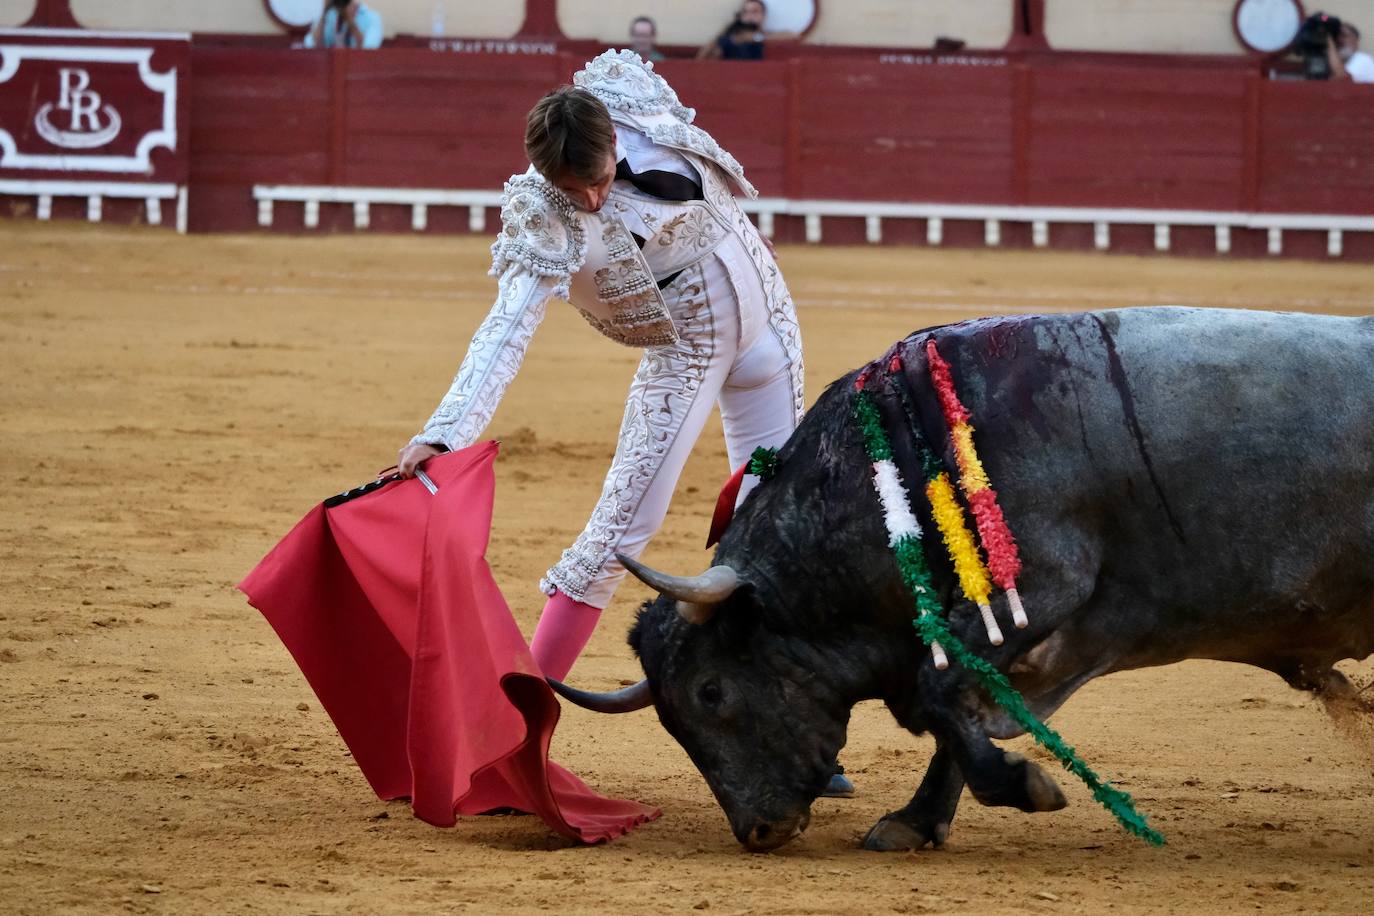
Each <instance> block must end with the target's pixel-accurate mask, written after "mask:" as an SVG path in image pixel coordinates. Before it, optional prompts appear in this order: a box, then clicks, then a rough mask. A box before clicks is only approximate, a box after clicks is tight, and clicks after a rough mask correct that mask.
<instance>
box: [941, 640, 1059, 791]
mask: <svg viewBox="0 0 1374 916" xmlns="http://www.w3.org/2000/svg"><path fill="white" fill-rule="evenodd" d="M920 684H921V698H922V707H923V708H924V710H925V713H926V716H927V717H928V721H929V724H930V731H931V733H932V734H934V735H935V739H936V741H938V742H939V743H940V746H941V747H945V746H948V747H949V748H950V750H951V751H952V753H953V755H954V759H955V761H956V762H957V763H958V765H959V769H960V770H962V771H963V774H964V779H965V780H966V781H967V782H968V788H969V791H970V792H972V793H973V797H974V798H976V799H978V801H979V802H981V803H982V804H984V805H992V806H1001V807H1008V808H1020V809H1021V810H1022V811H1058V810H1059V809H1060V808H1063V807H1064V806H1066V805H1067V804H1068V802H1067V801H1066V800H1065V799H1064V793H1063V792H1061V791H1060V790H1059V786H1058V785H1056V784H1055V782H1054V780H1053V779H1051V778H1050V777H1049V776H1048V775H1046V774H1045V771H1044V770H1042V769H1040V767H1038V766H1036V765H1035V764H1033V763H1031V762H1030V761H1029V760H1027V759H1026V758H1025V757H1023V756H1021V755H1020V754H1016V753H1012V752H1009V751H1003V750H1002V749H1001V748H999V747H997V746H996V745H995V744H993V743H992V739H990V738H989V737H988V733H987V731H986V729H984V727H983V724H982V722H981V721H980V720H979V718H978V716H977V710H976V708H975V707H974V704H973V700H972V696H973V692H974V691H975V690H976V689H977V688H976V687H974V686H973V685H972V684H971V683H969V682H968V681H966V680H964V679H962V678H959V677H958V676H957V675H956V676H951V675H950V674H949V673H946V672H938V671H936V670H935V668H934V666H933V665H926V666H925V667H924V668H923V670H922V671H921V675H920Z"/></svg>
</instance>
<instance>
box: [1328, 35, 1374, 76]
mask: <svg viewBox="0 0 1374 916" xmlns="http://www.w3.org/2000/svg"><path fill="white" fill-rule="evenodd" d="M1326 59H1327V61H1328V62H1329V63H1330V64H1331V78H1332V79H1333V80H1351V81H1353V82H1356V83H1374V57H1370V56H1369V55H1368V54H1366V53H1365V52H1363V51H1361V50H1360V30H1359V29H1357V28H1355V27H1354V26H1353V25H1351V24H1350V23H1348V22H1342V23H1341V40H1340V42H1339V43H1337V42H1336V41H1334V40H1333V39H1332V38H1331V37H1330V36H1327V39H1326Z"/></svg>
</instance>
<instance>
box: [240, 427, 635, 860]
mask: <svg viewBox="0 0 1374 916" xmlns="http://www.w3.org/2000/svg"><path fill="white" fill-rule="evenodd" d="M496 452H497V444H496V443H495V442H483V443H480V444H478V445H474V446H472V447H471V448H467V449H464V450H462V451H460V452H454V453H452V454H447V455H441V456H438V457H436V458H432V459H430V460H429V461H428V462H427V463H426V465H425V470H426V472H428V474H429V476H430V478H431V479H432V480H433V481H434V483H435V484H436V485H437V486H438V493H436V494H433V495H431V494H430V492H429V490H428V489H427V488H426V487H425V485H424V484H423V483H422V482H421V481H419V480H416V479H411V480H403V481H397V482H394V483H389V484H387V485H385V486H383V487H381V488H379V489H377V490H375V491H374V492H369V493H367V494H366V495H363V496H360V497H357V498H355V499H352V500H349V501H348V502H345V503H343V504H341V505H336V506H334V507H332V508H326V507H325V506H324V505H319V506H316V507H315V508H314V509H313V510H312V511H311V512H310V514H308V515H307V516H306V517H305V518H304V519H302V520H301V522H300V523H299V524H298V525H296V527H295V528H294V529H292V531H291V533H290V534H288V535H287V536H286V537H285V538H283V539H282V541H281V543H280V544H278V545H277V546H276V547H275V548H273V549H272V552H271V553H269V554H268V555H267V556H266V557H264V558H263V560H262V562H261V563H259V564H258V566H257V568H256V569H254V570H253V571H252V572H251V573H249V575H248V577H247V578H246V579H244V580H243V582H241V583H239V588H240V589H242V590H243V592H244V593H245V594H246V595H247V596H248V600H249V602H250V603H251V604H252V605H253V606H254V607H255V608H257V609H258V610H260V611H262V613H263V616H265V617H266V618H267V620H268V622H269V623H271V625H272V628H273V629H275V630H276V631H277V635H278V636H280V637H281V640H282V642H283V643H285V644H286V648H287V649H288V650H289V651H290V652H291V655H292V656H293V657H294V658H295V659H296V663H297V664H298V665H300V668H301V671H302V673H304V674H305V677H306V680H307V681H309V682H310V686H311V687H313V688H314V690H315V694H316V695H317V696H318V697H319V699H320V703H321V704H323V706H324V708H325V710H326V711H327V712H328V713H329V716H330V718H332V719H333V720H334V724H335V726H337V727H338V729H339V734H340V735H341V736H342V737H343V740H344V742H345V743H346V744H347V745H348V748H349V750H350V751H352V752H353V759H354V760H356V761H357V762H358V766H359V767H361V768H362V771H363V775H364V776H366V777H367V781H368V782H369V783H370V784H371V785H372V788H373V790H374V791H375V792H376V793H377V794H378V795H379V796H380V797H382V798H384V799H393V798H405V797H409V798H410V799H411V806H412V808H413V810H414V811H415V815H416V817H419V818H420V819H422V820H424V821H427V822H429V823H431V824H434V825H435V826H438V827H451V826H452V825H453V824H454V823H455V821H456V820H457V817H456V816H457V815H459V814H480V813H482V812H484V811H490V810H492V809H495V808H516V809H518V810H521V811H528V812H530V813H532V814H536V815H538V816H539V817H540V818H542V819H543V821H544V823H546V824H548V825H549V826H550V827H552V828H553V829H554V830H556V831H558V832H559V833H560V834H562V835H563V836H566V837H569V838H570V839H574V840H579V841H581V842H583V843H596V842H600V841H602V840H608V839H611V838H613V837H616V836H619V835H621V834H623V833H626V832H628V831H629V830H630V829H631V828H633V827H635V826H636V825H638V824H641V823H644V822H645V821H649V820H653V819H654V818H656V817H658V816H659V813H660V812H659V811H658V810H657V809H655V808H650V807H647V806H645V805H641V804H638V803H636V802H631V801H620V800H616V799H610V798H603V797H602V796H600V795H598V794H596V793H595V792H593V791H592V790H591V789H589V788H587V786H586V785H585V784H583V782H582V781H581V780H579V779H578V778H577V777H576V776H574V775H572V774H571V773H569V772H568V771H567V770H565V769H563V768H562V767H560V766H558V764H556V763H553V762H552V761H550V760H549V759H548V752H549V739H550V737H551V736H552V735H553V729H554V726H555V725H557V724H558V713H559V707H558V700H557V699H556V698H555V697H554V694H553V691H552V690H550V689H549V687H548V685H547V684H546V683H545V682H544V677H543V675H542V674H540V672H539V669H538V667H537V666H536V665H535V664H534V660H533V659H532V658H531V657H530V653H529V648H528V647H527V646H526V645H525V640H524V638H523V637H522V636H521V635H520V629H519V627H517V626H516V624H515V619H514V618H513V617H512V616H511V613H510V608H508V607H507V606H506V602H505V599H504V598H503V597H502V596H501V591H500V589H498V588H497V586H496V581H495V580H494V579H493V578H492V575H491V569H490V568H489V567H488V566H487V561H486V558H485V554H486V549H487V540H488V536H489V534H490V531H491V512H492V502H493V499H494V497H495V492H496V481H495V476H494V475H493V473H492V463H493V461H494V460H495V458H496Z"/></svg>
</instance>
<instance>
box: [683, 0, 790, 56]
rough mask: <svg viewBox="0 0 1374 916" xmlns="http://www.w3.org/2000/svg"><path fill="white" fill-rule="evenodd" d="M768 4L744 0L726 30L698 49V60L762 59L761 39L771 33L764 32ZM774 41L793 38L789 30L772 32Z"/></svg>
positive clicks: (755, 0)
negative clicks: (787, 31) (786, 31)
mask: <svg viewBox="0 0 1374 916" xmlns="http://www.w3.org/2000/svg"><path fill="white" fill-rule="evenodd" d="M767 15H768V7H767V6H765V5H764V2H763V0H744V3H743V4H741V5H740V8H739V12H738V13H736V14H735V18H734V20H733V21H731V22H730V24H729V25H727V26H726V27H725V29H724V30H723V31H722V32H721V33H720V34H719V35H718V36H716V39H715V40H714V41H712V42H710V43H709V44H706V45H703V46H702V48H701V50H700V51H698V52H697V59H698V60H702V59H709V60H715V59H721V60H763V42H764V39H765V38H766V37H768V36H769V34H770V33H767V32H764V30H763V20H764V18H765V17H766V16H767ZM771 37H772V38H773V39H774V40H775V41H776V40H781V39H788V38H795V37H796V36H795V35H793V34H791V33H782V32H773V33H771Z"/></svg>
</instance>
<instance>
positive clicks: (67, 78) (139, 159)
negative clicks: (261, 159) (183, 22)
mask: <svg viewBox="0 0 1374 916" xmlns="http://www.w3.org/2000/svg"><path fill="white" fill-rule="evenodd" d="M152 57H153V49H152V48H146V47H145V48H128V47H91V46H61V45H38V44H32V45H30V44H0V92H3V91H4V88H5V87H4V84H5V83H7V82H9V81H10V80H11V79H13V78H14V76H15V74H17V73H18V72H19V69H20V67H22V66H23V65H24V62H25V61H51V62H54V63H58V64H70V65H71V66H63V67H60V68H58V71H57V76H58V79H57V85H56V86H54V87H52V88H51V89H48V90H45V91H46V92H52V91H54V90H55V95H56V97H55V98H54V97H52V96H48V98H47V99H42V104H40V105H39V106H38V109H37V111H36V112H35V114H34V119H33V129H34V131H35V132H36V133H37V134H38V135H39V136H40V137H42V138H43V139H44V140H45V141H47V142H48V143H50V144H52V145H53V146H56V147H59V148H61V149H64V150H71V151H72V152H69V153H34V152H24V151H21V150H20V148H19V144H18V143H17V142H16V141H15V134H14V128H15V127H16V126H18V125H12V124H5V123H0V167H5V168H15V169H55V170H58V171H64V172H70V171H88V172H145V173H146V172H151V171H152V162H151V157H152V152H153V150H154V149H156V148H158V147H165V148H166V149H169V150H173V151H175V150H176V147H177V71H176V68H175V67H173V68H172V69H171V70H169V71H167V72H166V73H154V72H153V69H152V66H151V63H152ZM89 64H126V65H129V66H133V67H136V68H137V69H138V75H139V78H140V79H141V80H142V82H143V85H144V86H146V87H147V88H148V89H149V90H151V91H152V93H153V94H154V95H155V97H157V99H158V101H157V102H155V103H154V104H155V105H156V108H155V110H156V111H157V112H158V114H159V115H160V117H159V119H158V121H157V123H156V126H155V127H154V128H153V129H152V130H145V131H144V132H143V134H142V136H140V137H139V138H138V145H137V147H136V148H135V149H134V152H133V154H132V155H110V154H100V153H98V152H92V153H87V152H85V151H87V150H91V151H98V150H99V149H100V148H101V147H103V146H107V145H108V144H110V143H112V142H113V141H114V140H115V139H116V138H117V137H118V136H119V134H120V131H122V130H123V129H124V118H123V117H122V116H121V115H120V113H119V112H118V111H117V110H116V109H115V108H114V106H113V105H110V104H107V103H105V101H104V100H103V99H102V98H101V96H100V93H99V92H98V91H97V89H96V88H95V87H94V86H93V78H92V70H93V69H95V68H88V66H87V65H89ZM96 72H97V73H98V72H99V71H98V70H96ZM40 99H41V96H40ZM35 101H38V100H35ZM20 135H21V136H22V135H23V130H22V128H21V131H20ZM126 148H127V147H126Z"/></svg>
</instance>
